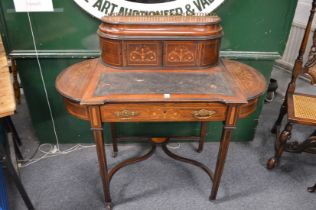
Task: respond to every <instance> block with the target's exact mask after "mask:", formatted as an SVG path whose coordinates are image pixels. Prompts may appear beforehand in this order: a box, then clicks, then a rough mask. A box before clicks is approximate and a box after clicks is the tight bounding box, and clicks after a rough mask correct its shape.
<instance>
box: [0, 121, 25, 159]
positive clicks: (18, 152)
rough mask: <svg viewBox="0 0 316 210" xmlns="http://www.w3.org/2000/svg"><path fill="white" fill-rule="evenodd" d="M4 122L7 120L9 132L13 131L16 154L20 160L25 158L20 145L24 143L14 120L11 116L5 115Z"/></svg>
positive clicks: (6, 124)
mask: <svg viewBox="0 0 316 210" xmlns="http://www.w3.org/2000/svg"><path fill="white" fill-rule="evenodd" d="M4 122H5V127H6V130H7V132H8V133H12V139H13V144H14V150H15V154H16V157H17V159H18V160H23V156H22V153H21V150H20V148H19V146H21V145H22V142H21V139H20V137H19V135H18V132H17V131H16V129H15V126H14V124H13V122H12V119H11V117H10V116H9V117H5V118H4Z"/></svg>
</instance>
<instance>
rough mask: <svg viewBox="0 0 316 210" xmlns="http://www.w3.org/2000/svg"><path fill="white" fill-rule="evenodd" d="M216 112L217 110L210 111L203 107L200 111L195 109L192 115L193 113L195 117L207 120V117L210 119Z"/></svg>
mask: <svg viewBox="0 0 316 210" xmlns="http://www.w3.org/2000/svg"><path fill="white" fill-rule="evenodd" d="M215 113H216V111H209V110H206V109H201V110H199V111H193V112H192V115H193V117H195V118H197V119H199V120H206V119H209V118H210V117H212V116H213V115H214V114H215Z"/></svg>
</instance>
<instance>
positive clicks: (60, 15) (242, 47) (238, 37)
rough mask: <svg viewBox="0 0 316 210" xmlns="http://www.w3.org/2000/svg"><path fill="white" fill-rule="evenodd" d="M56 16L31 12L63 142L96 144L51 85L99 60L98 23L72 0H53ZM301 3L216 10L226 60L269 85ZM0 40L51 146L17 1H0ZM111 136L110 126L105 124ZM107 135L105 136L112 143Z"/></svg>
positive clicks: (188, 127)
mask: <svg viewBox="0 0 316 210" xmlns="http://www.w3.org/2000/svg"><path fill="white" fill-rule="evenodd" d="M53 3H54V8H55V11H54V12H49V13H30V18H31V20H32V26H33V31H34V35H35V39H36V45H37V48H38V50H39V54H38V55H39V58H40V62H41V65H42V69H43V76H44V80H45V83H46V87H47V90H48V96H49V100H50V102H51V105H52V111H53V115H54V119H55V122H56V129H57V133H58V136H59V138H60V142H62V143H73V142H91V134H90V129H89V124H88V123H87V122H84V121H81V120H77V119H75V118H74V117H72V116H70V115H69V114H67V113H66V111H65V109H64V106H63V102H62V98H61V97H60V96H59V95H58V93H57V92H56V90H55V87H54V84H55V79H56V76H57V75H58V73H60V72H61V71H62V70H63V69H64V68H65V67H67V66H69V65H71V64H73V63H76V62H79V61H82V60H84V59H87V58H93V57H97V56H99V50H98V38H97V35H96V30H97V27H98V25H99V23H100V22H99V20H97V19H95V18H93V17H91V16H90V15H89V14H87V13H86V12H85V11H83V10H82V9H81V8H79V7H78V6H77V5H76V4H75V3H74V2H73V1H71V0H68V1H62V0H55V1H53ZM296 3H297V0H277V1H275V0H266V1H261V0H242V1H240V0H226V1H225V3H224V4H223V5H222V6H221V7H220V8H219V9H218V10H217V11H216V13H217V14H218V15H219V16H220V17H221V18H222V20H223V21H222V26H223V28H224V32H225V35H224V37H223V39H222V49H221V50H222V52H221V55H222V56H223V57H228V58H232V59H235V60H239V61H240V62H244V63H247V64H249V65H251V66H253V67H255V68H257V69H258V70H259V71H260V72H261V73H262V74H263V75H264V76H265V78H266V79H267V80H268V79H269V78H270V74H271V70H272V65H273V61H274V60H275V59H276V58H277V57H278V56H280V54H282V53H283V50H284V47H285V44H286V41H287V36H288V33H289V30H290V26H291V22H292V18H293V15H294V10H295V7H296ZM0 9H1V17H0V23H1V35H2V37H3V39H4V41H5V44H6V46H5V47H6V50H7V53H8V54H9V56H11V57H12V58H15V59H16V60H17V68H18V71H19V72H20V77H21V81H22V85H23V88H24V92H25V96H26V99H27V103H28V106H29V110H30V112H31V117H32V121H33V125H34V128H35V131H36V134H37V136H38V138H39V139H40V141H41V142H54V141H55V138H54V135H53V130H52V123H51V120H50V116H49V112H48V106H47V103H46V99H45V94H44V89H43V84H42V82H41V78H40V74H39V68H38V64H37V61H36V59H35V51H34V46H33V43H32V37H31V31H30V26H29V23H28V18H27V14H26V13H16V12H14V6H13V0H2V1H0ZM261 107H262V99H261V103H260V106H259V107H258V109H257V111H256V113H254V114H253V115H251V116H250V117H248V118H247V119H243V120H241V121H240V122H239V123H238V129H237V130H236V131H235V132H234V140H240V141H248V140H251V139H252V138H253V136H254V131H255V129H256V126H257V123H258V120H257V119H258V116H259V114H260V111H261ZM221 126H222V125H221V123H210V124H209V129H208V135H207V140H218V139H219V136H220V128H221ZM105 127H106V131H108V125H105ZM118 130H119V133H120V135H160V136H163V135H197V134H198V133H199V125H198V123H122V124H119V128H118ZM109 135H110V134H109V132H106V136H107V139H109V138H108V137H109Z"/></svg>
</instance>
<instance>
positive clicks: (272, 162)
mask: <svg viewBox="0 0 316 210" xmlns="http://www.w3.org/2000/svg"><path fill="white" fill-rule="evenodd" d="M292 127H293V126H292V123H290V122H289V123H287V124H286V126H285V129H284V130H283V131H282V133H281V134H280V135H279V136H278V137H277V139H276V142H275V148H274V149H275V153H274V157H272V158H270V159H269V160H268V162H267V168H268V169H273V168H274V167H276V166H277V164H278V162H279V159H280V157H281V155H282V153H283V151H284V149H285V146H286V143H287V140H289V139H290V138H291V132H292Z"/></svg>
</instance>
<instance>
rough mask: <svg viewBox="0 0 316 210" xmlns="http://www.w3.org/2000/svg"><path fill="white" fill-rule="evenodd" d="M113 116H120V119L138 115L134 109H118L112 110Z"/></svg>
mask: <svg viewBox="0 0 316 210" xmlns="http://www.w3.org/2000/svg"><path fill="white" fill-rule="evenodd" d="M114 114H115V116H117V117H119V118H122V119H130V118H131V117H135V116H138V115H139V112H135V111H129V110H127V109H125V110H122V111H119V112H114Z"/></svg>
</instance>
